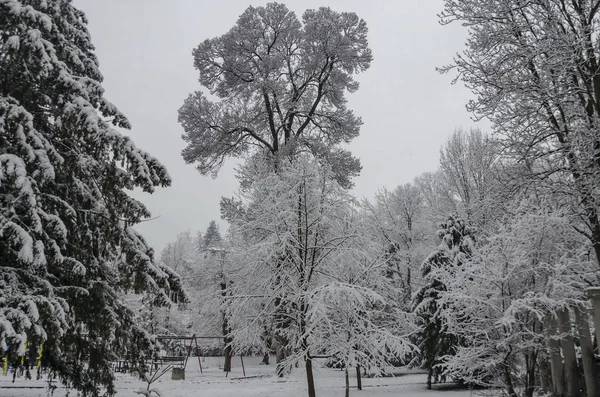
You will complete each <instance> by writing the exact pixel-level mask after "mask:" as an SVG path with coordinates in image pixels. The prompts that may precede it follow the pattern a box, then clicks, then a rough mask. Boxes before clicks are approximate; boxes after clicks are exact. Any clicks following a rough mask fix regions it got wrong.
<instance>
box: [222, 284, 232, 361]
mask: <svg viewBox="0 0 600 397" xmlns="http://www.w3.org/2000/svg"><path fill="white" fill-rule="evenodd" d="M220 285H221V296H222V297H223V302H225V297H226V296H227V284H226V283H225V282H221V283H220ZM221 331H222V332H223V343H224V344H225V348H224V349H223V353H224V354H225V361H224V363H223V371H224V372H231V353H232V352H231V342H232V341H231V338H230V336H229V332H230V331H231V330H230V329H229V322H228V321H227V312H226V310H225V309H224V308H223V309H222V310H221Z"/></svg>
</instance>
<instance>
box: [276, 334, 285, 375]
mask: <svg viewBox="0 0 600 397" xmlns="http://www.w3.org/2000/svg"><path fill="white" fill-rule="evenodd" d="M284 346H285V345H284V343H282V341H281V340H280V337H276V338H275V362H276V363H277V367H276V371H277V376H279V377H280V378H281V377H283V376H284V375H285V372H286V371H285V370H284V367H283V362H284V360H285V347H284Z"/></svg>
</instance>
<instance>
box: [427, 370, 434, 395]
mask: <svg viewBox="0 0 600 397" xmlns="http://www.w3.org/2000/svg"><path fill="white" fill-rule="evenodd" d="M432 372H433V369H431V368H429V372H428V373H427V390H431V375H432Z"/></svg>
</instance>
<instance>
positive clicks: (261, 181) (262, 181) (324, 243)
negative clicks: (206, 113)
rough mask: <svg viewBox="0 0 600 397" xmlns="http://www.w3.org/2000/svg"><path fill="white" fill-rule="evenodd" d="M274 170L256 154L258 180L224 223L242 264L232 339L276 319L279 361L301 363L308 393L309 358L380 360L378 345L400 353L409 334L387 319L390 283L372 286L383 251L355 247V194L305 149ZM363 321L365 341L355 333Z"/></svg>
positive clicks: (254, 338) (394, 313) (254, 335)
mask: <svg viewBox="0 0 600 397" xmlns="http://www.w3.org/2000/svg"><path fill="white" fill-rule="evenodd" d="M272 170H273V166H272V164H269V163H265V160H264V159H260V158H255V159H254V160H253V161H252V162H250V163H249V164H248V165H247V166H246V167H245V168H244V172H245V173H246V174H247V175H253V176H254V178H255V179H254V183H252V184H251V185H250V186H248V188H247V189H245V190H244V191H242V202H241V205H240V206H238V207H237V209H238V210H240V211H238V213H243V214H244V216H241V217H239V218H237V220H234V221H233V222H232V224H231V227H230V232H231V233H232V234H233V235H234V236H235V239H236V241H238V242H239V243H238V245H237V246H236V247H235V248H236V249H235V252H234V253H233V255H234V256H236V257H237V259H235V261H236V262H237V263H238V264H239V266H237V268H236V272H235V273H236V280H237V281H236V283H234V285H233V291H232V296H231V299H232V300H233V301H234V302H235V304H232V305H231V306H230V311H231V316H232V317H231V318H232V322H233V324H232V325H233V326H232V328H233V334H234V338H235V341H236V347H239V348H242V347H244V344H246V345H249V346H257V345H258V346H260V345H262V340H261V339H262V337H263V331H264V324H274V326H273V329H274V332H275V337H276V338H282V339H284V340H285V341H286V342H287V343H285V346H287V349H288V355H287V357H286V359H285V361H283V362H281V363H279V365H278V366H279V368H280V369H282V368H284V369H287V368H289V369H291V368H292V367H293V365H294V364H295V363H298V362H300V361H302V362H304V364H305V367H306V372H307V383H308V393H309V396H310V397H314V396H315V385H314V379H313V373H312V367H313V361H314V359H315V357H320V356H327V357H328V358H332V357H333V356H336V355H337V357H338V359H342V360H343V362H344V364H346V365H356V364H360V365H370V364H371V363H374V362H377V363H382V362H385V360H386V359H385V357H382V356H381V355H382V354H386V353H390V355H391V356H393V355H398V356H401V355H402V353H403V352H406V351H407V350H408V347H407V346H408V343H407V341H406V339H404V338H403V337H402V335H403V334H402V333H400V332H399V329H400V328H401V325H402V322H401V321H398V322H394V321H393V320H392V319H399V317H398V316H399V311H398V308H397V306H396V305H394V304H392V303H389V301H388V300H387V299H386V298H387V296H386V295H385V294H387V293H390V292H389V291H383V292H382V291H374V290H373V288H375V287H376V286H379V285H381V283H382V282H383V281H382V280H381V279H379V277H385V267H386V263H385V260H384V256H383V254H384V252H383V250H381V249H379V250H372V251H371V250H367V249H365V251H366V252H367V253H373V252H376V254H375V255H374V256H372V257H371V256H369V255H367V254H366V253H365V252H362V251H361V247H362V244H361V242H360V241H359V239H358V235H357V232H356V230H355V226H352V227H350V226H349V225H348V223H349V222H351V220H352V214H353V211H354V210H353V208H352V203H353V201H354V200H353V198H352V197H351V196H350V195H349V194H348V192H347V191H346V190H345V189H344V188H342V187H341V186H340V185H339V184H338V183H337V182H336V181H335V180H334V179H333V175H332V173H331V171H330V169H329V167H327V166H323V165H320V164H319V162H318V161H317V160H315V159H314V158H312V157H311V156H310V155H304V156H298V157H297V158H296V159H295V160H294V161H293V162H290V161H288V160H287V159H286V160H283V161H281V162H280V167H279V169H278V171H277V173H275V172H273V171H272ZM363 248H364V247H363ZM377 248H381V245H379V246H378V247H377ZM344 253H345V254H344ZM352 254H354V256H353V255H352ZM377 255H379V256H377ZM351 269H352V270H351ZM386 285H387V284H386ZM382 289H384V288H382ZM361 317H362V318H364V320H365V321H364V322H361V321H359V318H361ZM278 322H284V324H280V325H279V326H278V324H277V323H278ZM342 326H348V327H350V328H345V329H342V328H340V327H342ZM386 326H390V328H385V327H386ZM378 327H379V328H378ZM384 328H385V329H386V330H385V331H382V329H384ZM365 330H367V331H368V332H370V333H368V334H366V335H371V336H373V338H372V339H371V340H366V338H365V336H366V335H365V334H361V331H365ZM375 330H378V332H379V333H377V332H375ZM348 332H350V335H349V334H348ZM340 333H341V334H340ZM342 341H343V343H342ZM338 342H339V343H338ZM369 356H371V357H369ZM373 356H375V357H373ZM361 357H362V358H361ZM367 357H369V358H367Z"/></svg>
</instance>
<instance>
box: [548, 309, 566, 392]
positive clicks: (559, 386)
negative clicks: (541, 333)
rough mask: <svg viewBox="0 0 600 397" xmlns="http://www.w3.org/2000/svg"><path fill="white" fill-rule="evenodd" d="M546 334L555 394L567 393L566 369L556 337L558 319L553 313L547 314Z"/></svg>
mask: <svg viewBox="0 0 600 397" xmlns="http://www.w3.org/2000/svg"><path fill="white" fill-rule="evenodd" d="M545 325H546V327H545V328H546V336H547V337H548V354H549V355H550V371H551V373H552V390H553V392H554V395H556V396H558V397H563V396H564V395H565V370H564V367H563V362H562V357H561V355H560V344H559V342H558V339H557V338H556V320H555V319H554V316H553V314H549V315H548V316H546V324H545Z"/></svg>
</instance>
